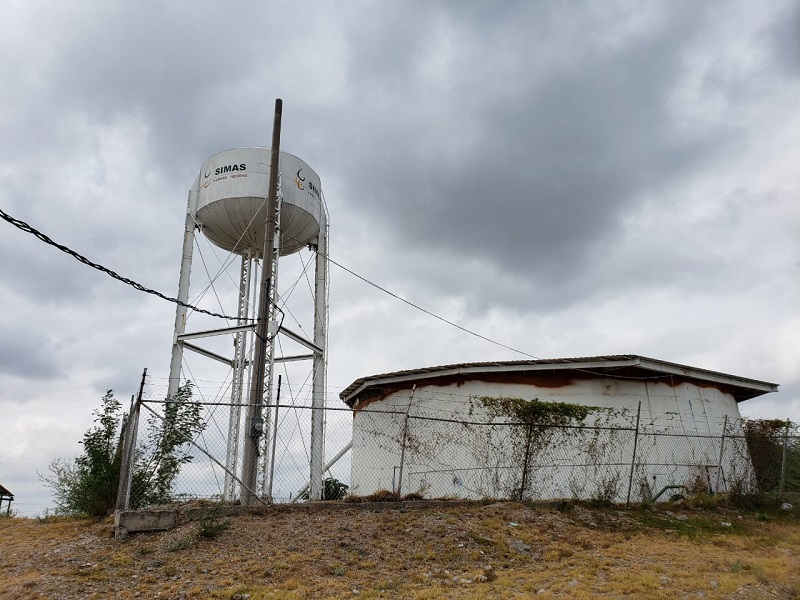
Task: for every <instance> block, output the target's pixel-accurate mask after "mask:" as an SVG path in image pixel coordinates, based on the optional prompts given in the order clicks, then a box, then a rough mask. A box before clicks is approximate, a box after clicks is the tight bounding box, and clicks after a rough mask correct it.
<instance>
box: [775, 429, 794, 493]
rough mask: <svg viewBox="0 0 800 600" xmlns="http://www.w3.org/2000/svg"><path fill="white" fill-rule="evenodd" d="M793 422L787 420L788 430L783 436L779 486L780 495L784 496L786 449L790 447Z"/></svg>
mask: <svg viewBox="0 0 800 600" xmlns="http://www.w3.org/2000/svg"><path fill="white" fill-rule="evenodd" d="M791 425H792V422H791V421H790V420H789V419H786V430H785V432H784V434H783V456H782V457H781V480H780V483H779V484H778V493H779V494H783V488H784V486H785V485H786V448H787V446H788V445H789V428H790V427H791Z"/></svg>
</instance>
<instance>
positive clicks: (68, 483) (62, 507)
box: [39, 390, 120, 517]
mask: <svg viewBox="0 0 800 600" xmlns="http://www.w3.org/2000/svg"><path fill="white" fill-rule="evenodd" d="M119 409H120V403H119V402H118V401H117V399H116V398H114V392H113V391H112V390H108V391H107V392H106V394H105V396H103V398H102V400H101V407H100V408H99V409H97V410H95V411H94V415H95V419H94V422H95V423H96V425H94V426H93V427H92V428H91V429H89V430H88V431H87V432H86V433H84V434H83V440H82V441H81V442H80V443H81V444H82V445H83V454H82V455H81V456H79V457H78V458H76V459H75V460H74V461H73V462H69V461H65V460H64V459H61V458H58V459H56V460H54V461H53V462H52V463H50V466H49V469H50V472H51V473H52V476H50V477H45V476H42V475H41V474H40V475H39V477H40V478H41V480H42V481H43V482H44V484H45V486H47V487H50V488H52V489H53V497H54V499H55V502H56V512H58V513H62V514H70V515H80V514H83V515H89V516H93V517H100V516H103V515H105V514H107V513H108V512H109V511H110V510H111V509H113V508H114V503H115V501H116V497H117V488H118V487H119V466H120V452H119V450H120V444H119V441H120V436H119V433H118V431H117V430H118V428H119Z"/></svg>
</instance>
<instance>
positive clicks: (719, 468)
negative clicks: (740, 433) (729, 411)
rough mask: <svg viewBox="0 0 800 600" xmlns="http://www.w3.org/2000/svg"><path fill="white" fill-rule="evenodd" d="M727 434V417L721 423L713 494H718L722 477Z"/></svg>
mask: <svg viewBox="0 0 800 600" xmlns="http://www.w3.org/2000/svg"><path fill="white" fill-rule="evenodd" d="M727 432H728V415H725V418H724V419H723V421H722V440H720V444H719V460H718V461H717V480H716V481H715V482H714V492H713V493H715V494H719V478H720V476H721V475H722V456H723V454H724V453H725V434H726V433H727Z"/></svg>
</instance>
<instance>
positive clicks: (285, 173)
mask: <svg viewBox="0 0 800 600" xmlns="http://www.w3.org/2000/svg"><path fill="white" fill-rule="evenodd" d="M270 156H271V152H270V149H269V148H234V149H232V150H225V151H224V152H220V153H219V154H215V155H214V156H212V157H211V158H209V159H208V160H207V161H206V162H205V163H203V168H202V169H201V171H200V175H199V176H198V179H197V184H196V185H197V193H198V196H197V220H198V221H199V222H200V224H201V225H202V231H203V233H204V234H205V235H206V237H208V239H209V240H211V242H213V243H214V244H215V245H217V246H219V247H220V248H223V249H225V250H228V251H230V252H235V253H237V254H246V253H247V251H248V250H250V251H252V252H253V253H254V254H256V255H260V254H261V252H262V251H263V248H264V224H265V221H266V207H267V202H266V198H267V191H268V187H269V167H270ZM278 167H279V169H280V173H281V195H282V196H283V204H282V206H281V214H280V221H281V236H280V238H281V239H280V254H281V256H286V255H287V254H292V253H294V252H297V251H298V250H300V249H302V248H304V247H305V246H307V245H308V244H309V243H312V242H314V241H315V240H316V239H317V236H318V235H319V228H320V222H321V221H322V214H323V212H322V211H323V209H322V198H321V191H320V190H321V189H322V188H321V186H320V181H319V176H318V175H317V174H316V172H314V170H313V169H312V168H311V167H309V166H308V165H307V164H306V163H305V162H303V161H302V160H300V159H299V158H297V157H296V156H294V155H292V154H289V153H288V152H281V153H280V158H279V159H278Z"/></svg>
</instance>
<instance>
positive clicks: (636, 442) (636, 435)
mask: <svg viewBox="0 0 800 600" xmlns="http://www.w3.org/2000/svg"><path fill="white" fill-rule="evenodd" d="M641 416H642V401H641V400H639V407H638V408H637V409H636V430H635V431H634V433H633V456H631V473H630V476H629V477H628V499H627V500H626V501H625V506H630V505H631V488H632V487H633V469H634V468H635V467H636V449H637V447H638V446H639V419H640V417H641Z"/></svg>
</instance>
